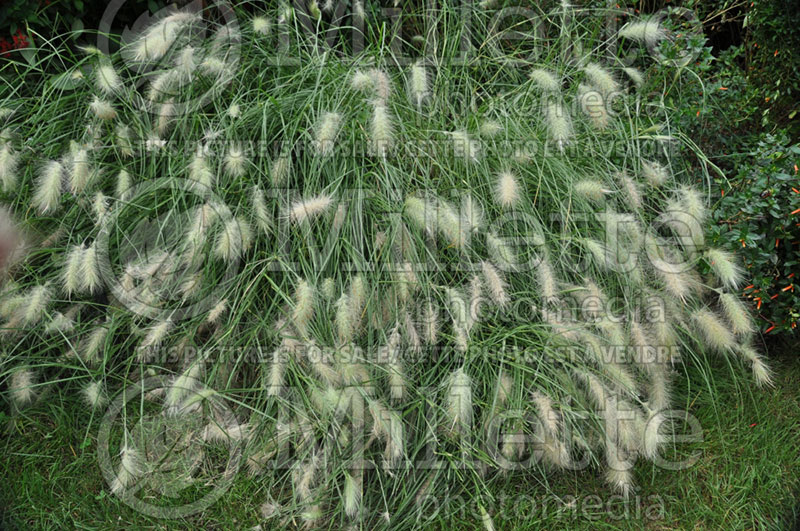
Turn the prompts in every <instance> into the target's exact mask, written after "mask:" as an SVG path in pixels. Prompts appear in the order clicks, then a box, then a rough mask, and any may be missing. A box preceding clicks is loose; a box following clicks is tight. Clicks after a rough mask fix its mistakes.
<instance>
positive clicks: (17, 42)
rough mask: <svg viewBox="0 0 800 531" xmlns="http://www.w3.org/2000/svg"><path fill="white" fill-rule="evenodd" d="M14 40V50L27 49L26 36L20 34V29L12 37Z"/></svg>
mask: <svg viewBox="0 0 800 531" xmlns="http://www.w3.org/2000/svg"><path fill="white" fill-rule="evenodd" d="M12 39H14V48H27V47H28V36H27V35H25V34H24V33H22V29H18V30H17V34H16V35H14V36H12Z"/></svg>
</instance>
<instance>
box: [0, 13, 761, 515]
mask: <svg viewBox="0 0 800 531" xmlns="http://www.w3.org/2000/svg"><path fill="white" fill-rule="evenodd" d="M484 4H485V6H484V7H483V8H481V9H485V10H487V11H486V12H483V11H482V12H481V14H480V16H476V18H475V20H474V23H475V27H473V28H472V32H471V33H470V39H476V38H483V37H486V38H489V36H490V33H491V28H490V21H489V17H487V16H485V15H488V14H489V13H490V12H491V10H492V9H493V8H492V7H491V6H490V5H489V4H490V3H484ZM314 6H315V8H314V9H312V10H311V12H310V13H309V15H310V16H311V19H312V20H313V21H314V24H313V26H315V27H316V30H317V31H319V32H324V31H328V30H343V29H344V28H343V27H340V26H338V25H337V24H338V23H337V20H340V19H338V18H337V16H336V15H335V13H334V10H332V7H333V5H332V4H329V3H328V2H326V3H325V4H323V5H322V7H320V6H319V5H317V4H316V3H315V4H314ZM450 9H451V8H449V7H443V8H442V10H443V11H442V12H441V13H439V12H436V13H434V14H432V15H431V16H433V17H434V18H435V19H436V21H439V22H441V20H439V19H438V18H437V17H444V16H445V15H447V14H452V13H450ZM558 9H559V10H561V12H563V13H562V14H564V15H567V14H568V15H570V16H564V17H562V18H561V20H562V22H563V24H564V26H563V27H559V26H558V25H555V26H554V27H551V28H549V30H548V31H550V32H552V40H551V43H550V46H551V47H552V48H553V49H554V50H555V49H561V48H563V49H564V51H569V54H564V55H563V57H567V56H568V55H570V54H572V53H577V52H575V50H576V49H575V48H573V47H572V43H573V42H575V41H582V42H583V46H581V47H580V49H583V50H587V51H590V50H593V49H594V45H595V44H598V43H597V42H596V41H595V40H594V39H595V38H596V33H595V32H593V31H591V28H592V27H594V26H593V24H595V25H596V24H600V23H601V22H602V17H599V18H598V21H595V22H591V21H592V20H593V19H592V18H591V15H590V14H589V13H586V12H582V11H581V10H579V9H577V8H573V7H571V6H569V5H568V4H566V3H561V4H560V7H558ZM354 13H355V15H356V18H360V19H361V20H363V21H364V23H365V29H364V30H363V32H364V34H363V37H364V39H365V42H366V49H365V50H364V51H360V52H357V53H354V57H352V58H350V60H349V61H347V62H344V61H340V60H339V59H338V56H337V53H343V52H348V53H349V52H351V50H348V49H342V50H337V53H334V52H333V51H331V50H324V49H320V48H319V46H321V45H322V43H323V40H324V39H321V38H319V37H320V35H321V33H320V35H317V34H315V33H312V34H309V33H308V31H309V30H308V28H306V27H305V25H303V24H301V23H299V22H298V20H297V19H298V18H299V16H298V15H297V14H296V13H295V12H294V10H293V9H291V8H289V7H288V5H286V6H283V7H281V8H279V9H278V10H277V11H275V12H274V13H264V14H262V15H259V16H257V17H255V18H253V19H252V20H249V21H248V23H246V24H245V23H241V22H242V21H243V19H244V18H245V17H247V16H248V15H245V14H244V13H238V12H237V15H238V16H239V17H240V19H242V20H240V24H238V25H233V24H231V26H230V27H228V26H226V25H223V26H222V27H217V28H206V29H209V30H211V31H208V35H209V37H208V38H207V39H205V40H202V39H201V40H200V41H198V40H197V39H195V38H193V35H194V34H195V33H196V32H195V31H194V30H196V29H198V27H199V26H202V25H205V24H207V22H206V21H205V20H204V19H203V17H201V16H200V14H199V13H194V12H190V11H175V12H173V13H171V14H169V15H167V16H165V17H163V18H161V19H160V20H158V21H157V22H155V24H154V25H152V26H151V27H149V28H148V29H146V30H144V31H143V32H142V34H141V35H140V36H139V37H138V38H137V39H135V40H134V41H133V42H132V43H130V44H128V45H126V46H123V48H122V50H121V51H120V52H118V53H115V54H113V55H112V56H105V55H104V54H102V53H99V52H92V53H90V54H81V55H77V56H76V55H73V54H72V53H71V52H70V51H69V50H68V49H60V48H59V49H53V50H51V51H50V56H48V57H47V58H46V59H43V62H42V64H41V65H40V67H39V68H38V69H37V70H36V71H35V72H30V73H29V74H30V75H29V79H30V80H31V82H30V83H29V84H27V85H26V87H25V90H24V91H21V92H14V93H8V92H7V91H6V92H5V93H3V94H2V100H0V107H2V108H6V107H8V108H13V109H14V112H13V113H11V114H8V115H5V114H4V115H3V117H2V118H0V120H2V123H1V124H0V125H1V126H2V129H3V135H2V141H1V143H0V183H2V190H3V191H2V194H0V199H1V200H2V202H3V205H4V209H6V210H7V213H6V214H5V215H6V216H7V217H8V218H9V223H5V224H3V226H1V227H0V230H2V231H6V232H7V233H8V234H0V242H5V241H6V240H8V241H13V242H14V246H13V249H14V252H13V253H10V252H9V250H8V249H7V247H8V246H6V245H3V246H2V247H1V248H0V253H4V254H0V272H2V275H3V277H2V286H0V319H1V321H0V323H2V324H1V325H0V341H2V357H1V358H0V382H2V385H3V386H4V387H3V396H4V397H5V398H6V399H7V401H8V403H9V404H11V406H12V407H13V409H14V411H19V410H21V409H22V408H25V407H31V405H32V404H33V405H35V404H36V403H37V401H39V400H43V399H44V397H46V396H48V395H49V396H53V395H51V394H50V393H52V390H53V389H54V386H59V388H60V389H65V390H68V391H72V392H74V393H75V396H76V399H77V400H79V401H81V402H82V403H84V404H86V405H87V406H89V409H90V410H96V411H97V412H98V413H99V412H101V411H102V408H103V407H104V406H105V405H106V404H107V403H108V402H109V401H110V400H112V399H113V398H114V397H115V396H117V395H118V394H119V393H120V392H122V391H123V390H124V389H126V388H131V387H135V386H136V385H137V384H138V383H140V382H141V380H142V379H143V378H146V377H149V376H154V375H162V376H165V377H168V380H167V381H168V382H169V385H167V386H166V388H165V389H163V390H162V391H161V392H160V393H158V392H153V393H148V394H146V395H145V396H143V397H142V401H143V402H144V403H147V406H148V408H150V407H152V408H155V409H159V408H161V410H162V413H163V415H162V417H159V418H163V420H164V422H166V423H169V425H170V426H172V427H173V428H178V427H182V426H184V427H185V426H186V425H185V424H183V423H191V422H194V423H199V424H202V425H201V426H199V428H198V430H197V433H198V434H199V439H200V440H201V441H202V442H203V443H204V444H208V445H210V446H214V447H215V448H231V447H233V446H237V445H241V448H242V451H243V457H244V459H243V462H244V463H246V469H247V470H248V471H249V472H250V474H252V475H253V476H254V478H255V479H254V480H255V481H258V482H261V483H260V485H263V489H257V491H258V492H259V494H258V496H262V497H263V496H264V494H263V492H265V491H269V493H270V494H269V502H268V503H269V504H270V510H269V514H270V516H271V517H272V518H275V519H276V520H275V521H276V522H280V523H281V524H282V525H288V524H289V523H290V522H301V523H302V524H303V525H306V526H307V527H314V526H329V527H336V528H343V527H347V526H349V525H355V526H363V527H373V526H375V525H378V524H380V523H381V522H384V523H387V522H388V524H389V525H392V526H396V527H398V528H403V527H411V526H413V525H414V524H415V523H416V521H415V520H414V518H413V517H412V516H409V514H410V513H412V512H413V513H414V514H416V513H417V510H416V509H417V508H418V509H420V510H423V509H425V510H427V508H428V505H426V503H427V502H426V499H427V495H428V494H433V495H437V494H444V493H445V492H449V491H451V490H455V489H460V490H462V491H464V492H469V493H472V494H474V495H475V496H476V497H477V498H480V497H482V496H484V495H486V494H487V493H489V492H490V487H491V485H492V483H493V481H495V478H497V477H501V476H502V475H503V474H506V473H511V472H513V473H524V474H549V473H554V472H557V471H558V470H562V469H569V468H573V467H574V465H575V464H576V463H587V464H588V466H590V467H591V468H592V469H595V470H603V474H604V477H605V478H606V480H607V482H608V484H609V485H610V486H611V487H612V488H613V489H616V490H618V491H620V492H623V493H630V492H631V490H632V489H633V488H635V485H634V483H633V476H634V475H633V473H632V471H631V470H632V467H634V466H635V464H636V463H637V461H638V460H653V461H658V458H659V457H660V454H659V450H660V448H661V447H662V446H664V445H667V444H669V442H670V438H671V434H672V428H673V426H672V424H670V423H669V422H664V420H663V419H664V418H665V410H667V409H669V408H670V407H671V405H672V404H676V403H679V402H680V400H678V397H676V396H673V395H674V391H672V389H673V388H675V387H680V386H676V385H673V384H674V383H675V382H676V381H678V380H681V379H683V378H686V377H688V376H687V374H691V373H692V371H691V370H684V369H691V367H692V366H693V365H695V364H701V365H702V364H704V363H705V362H706V356H707V355H708V356H724V357H726V358H730V359H733V360H736V361H737V362H738V363H744V364H747V366H748V367H749V370H750V371H752V375H753V376H752V377H753V379H754V380H755V382H756V383H757V384H759V385H769V384H770V383H771V381H772V380H771V373H770V371H769V368H768V367H767V365H766V363H765V361H764V359H763V357H762V356H761V355H760V354H759V353H758V351H757V350H756V349H755V348H754V346H753V344H754V343H753V338H752V334H753V325H752V321H751V318H750V316H749V314H748V313H747V310H746V308H745V307H744V306H743V305H742V303H741V301H739V299H738V296H737V294H736V291H735V290H736V289H737V288H738V286H739V285H740V284H741V281H742V271H741V270H740V268H739V266H737V265H736V259H735V257H734V256H732V255H730V254H728V253H725V252H723V251H720V250H716V249H709V248H707V247H706V246H705V239H704V237H703V228H704V223H705V221H706V219H707V204H708V201H707V198H706V197H705V195H704V194H703V192H701V191H700V190H701V189H702V188H700V187H698V188H697V189H695V188H693V185H694V183H696V182H698V181H707V180H708V179H709V174H708V171H709V166H708V164H707V158H705V157H701V156H699V154H698V153H696V152H695V151H692V149H693V144H691V145H688V144H687V145H682V146H681V147H682V149H681V150H676V149H674V146H672V145H669V143H671V142H679V140H677V139H680V138H682V137H681V136H680V135H678V134H670V135H651V134H649V133H650V132H652V131H656V130H660V129H661V128H666V127H668V126H667V125H665V124H672V123H675V120H673V119H672V116H671V112H673V111H671V110H670V109H668V108H666V107H664V106H663V103H662V102H661V100H659V99H658V98H656V99H655V100H654V101H648V100H646V103H647V108H648V112H647V113H645V112H643V111H641V109H642V108H643V107H645V106H644V105H642V101H643V100H644V99H646V98H647V97H648V96H647V95H648V94H649V93H651V91H650V90H649V89H654V88H655V87H648V86H647V84H648V69H649V68H650V66H651V65H650V64H649V63H647V62H646V61H644V60H642V61H640V64H638V65H637V66H638V67H639V69H632V67H630V66H629V65H622V64H619V63H617V62H615V61H612V60H609V59H607V58H604V57H602V56H601V55H600V54H594V53H588V52H587V56H586V57H583V58H581V60H579V61H574V60H569V61H562V60H560V59H557V57H560V56H562V54H551V55H548V54H543V55H542V56H541V57H540V58H539V59H537V60H536V61H535V62H530V63H525V64H522V65H519V66H509V64H508V63H507V61H505V60H501V58H498V57H497V56H495V55H490V54H487V52H486V51H485V48H480V49H478V48H476V50H474V51H475V53H477V54H478V55H477V56H476V57H475V60H476V63H475V64H477V65H478V66H474V65H473V64H472V63H468V64H466V65H461V66H458V67H456V66H454V64H455V63H454V61H455V59H456V58H455V54H456V53H457V50H456V48H455V47H453V46H450V44H452V43H454V42H461V41H462V37H465V36H464V35H462V34H461V33H460V32H461V31H462V29H460V28H457V27H451V26H450V25H448V32H449V33H448V34H447V35H446V37H447V38H446V39H444V41H442V42H439V41H436V42H431V43H427V44H426V46H428V47H430V49H427V48H426V50H425V51H426V53H425V55H424V57H425V59H424V60H423V59H422V55H420V56H414V57H411V58H409V61H406V62H404V66H403V67H402V68H398V67H397V64H398V62H396V61H393V60H390V49H389V47H388V45H387V43H386V42H384V41H383V38H382V33H381V31H379V30H378V26H376V25H375V21H371V20H370V17H371V16H373V15H374V14H373V13H372V12H371V11H368V10H366V9H365V6H364V5H363V4H362V3H361V2H356V4H355V5H354ZM577 20H581V22H580V23H579V22H577ZM637 24H645V25H644V26H640V25H637ZM597 27H599V26H597ZM200 33H203V32H200ZM660 35H661V33H660V32H659V30H658V28H653V27H651V26H650V23H649V22H641V23H637V22H632V23H630V24H629V25H628V26H625V28H623V36H624V37H625V38H628V39H631V40H634V41H642V42H644V43H650V42H654V41H655V40H658V39H660V38H661V37H660ZM312 37H314V38H312ZM423 40H424V39H423ZM317 45H319V46H317ZM337 46H338V45H337ZM341 46H345V48H346V46H347V45H345V44H341ZM233 51H235V52H236V53H232V52H233ZM41 53H42V54H44V53H45V51H44V50H42V51H41ZM391 53H394V52H391ZM234 56H235V57H234ZM290 58H296V59H298V60H297V61H291V60H289V59H290ZM429 58H431V59H430V60H429ZM131 62H132V63H131ZM63 64H69V65H71V66H70V67H69V71H68V72H67V73H66V74H67V75H68V76H73V75H74V76H73V77H74V79H76V80H77V81H76V83H77V87H76V88H75V90H72V91H69V90H65V89H63V88H61V89H58V90H56V89H55V88H54V87H58V86H59V85H57V84H54V81H53V80H52V78H53V77H54V76H55V74H54V75H53V76H49V75H45V74H42V72H48V71H50V70H49V69H50V68H56V66H57V67H58V68H63V66H62V65H63ZM156 65H157V66H158V68H155V66H156ZM134 66H136V68H134ZM139 67H153V68H151V69H150V70H148V69H147V68H145V69H144V70H142V69H140V68H139ZM86 69H90V70H91V71H92V72H93V76H92V77H91V78H87V79H86V80H84V81H83V82H81V80H82V77H81V76H78V75H77V74H78V73H80V72H83V71H84V70H86ZM143 72H144V73H143ZM626 76H627V77H626ZM628 78H630V79H632V80H633V81H634V83H632V84H631V83H629V82H627V81H626V82H623V81H622V80H624V79H628ZM402 83H404V84H405V87H406V90H395V87H397V86H398V84H402ZM400 86H402V85H400ZM639 87H640V88H639ZM478 96H479V99H473V98H477V97H478ZM590 96H591V98H590V99H587V98H589V97H590ZM587 102H588V103H587ZM598 109H601V110H598ZM609 144H613V145H615V146H624V147H625V149H622V150H608V149H607V145H609ZM26 146H27V147H26ZM31 146H32V147H31ZM676 153H681V156H680V157H679V156H677V155H674V156H672V157H668V155H669V154H676ZM703 161H706V162H703ZM711 170H712V171H713V168H711ZM6 210H4V211H3V212H6ZM6 227H7V228H6ZM614 301H616V302H614ZM619 301H624V302H623V303H619ZM62 394H63V393H60V394H59V395H58V396H62ZM212 399H214V400H224V401H225V402H226V404H227V405H228V406H229V408H230V410H231V412H232V417H230V418H227V419H221V418H218V416H217V417H213V415H214V414H218V413H219V411H217V410H216V409H214V408H213V407H211V406H210V403H211V402H212ZM209 412H211V413H212V417H213V418H212V421H209V420H208V418H207V416H208V414H209ZM621 412H624V413H625V415H622V414H621ZM130 414H131V415H135V414H136V413H135V412H132V411H131V412H130ZM620 419H622V420H620ZM654 425H655V426H656V428H653V426H654ZM140 428H141V427H140ZM140 428H136V427H135V426H134V425H133V424H132V425H131V426H130V427H129V428H126V429H124V430H121V431H120V432H119V433H116V434H115V438H114V439H113V441H112V446H113V448H112V451H111V454H112V455H113V456H114V459H113V468H114V474H115V479H114V481H113V483H112V484H111V485H110V489H111V491H112V492H113V493H115V494H123V493H125V492H127V491H128V490H129V489H135V488H139V487H142V485H143V483H142V484H140V483H139V482H140V480H142V479H144V478H148V481H147V482H146V483H147V486H145V487H142V488H144V489H145V490H147V489H151V487H153V486H154V485H155V486H157V485H158V481H159V476H158V475H156V474H153V470H151V468H150V467H149V465H150V463H149V457H150V456H148V455H147V454H146V452H145V449H144V448H140V447H139V446H140V444H139V442H140V441H141V434H138V435H137V433H135V430H136V429H140ZM129 430H134V432H129ZM434 450H435V451H434ZM218 453H219V452H214V451H209V452H199V453H198V456H197V458H198V460H199V461H200V462H202V463H206V461H207V460H211V459H212V458H213V456H214V455H216V454H218ZM423 455H424V456H433V457H432V458H433V459H435V460H438V461H437V462H435V463H432V465H434V466H429V465H431V463H430V462H427V461H426V462H424V463H420V459H421V457H420V456H423ZM284 457H286V458H287V459H288V461H285V460H283V458H284ZM425 459H427V457H426V458H425ZM423 461H424V459H423ZM276 463H282V464H281V465H280V466H277V465H276ZM212 469H213V466H210V465H209V466H201V467H200V468H199V470H212ZM157 492H158V489H157V488H154V489H153V491H152V492H148V493H147V494H148V495H156V494H154V493H157ZM257 501H258V502H259V503H261V500H257ZM411 507H414V508H415V509H414V510H413V511H410V510H409V508H411ZM480 519H481V520H482V525H484V526H485V527H486V528H491V526H492V525H493V523H492V515H491V514H490V513H489V511H487V510H486V509H485V508H484V507H483V505H481V517H480Z"/></svg>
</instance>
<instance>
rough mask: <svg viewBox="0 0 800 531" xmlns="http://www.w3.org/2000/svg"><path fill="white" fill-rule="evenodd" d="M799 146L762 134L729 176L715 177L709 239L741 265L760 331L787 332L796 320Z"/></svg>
mask: <svg viewBox="0 0 800 531" xmlns="http://www.w3.org/2000/svg"><path fill="white" fill-rule="evenodd" d="M798 164H800V145H798V144H795V145H790V144H789V141H788V138H787V137H785V136H780V137H775V136H772V135H764V138H763V139H762V140H761V141H759V142H758V144H757V145H756V146H755V148H754V149H753V152H752V153H750V154H749V156H748V157H747V158H746V159H744V160H743V161H742V162H741V164H740V166H739V169H738V172H737V173H736V175H735V176H733V178H731V179H730V180H729V181H728V182H724V181H718V182H717V184H718V185H719V190H720V194H724V195H722V197H721V198H720V200H719V202H718V203H717V206H716V208H715V209H714V213H713V217H714V220H715V221H716V226H715V227H714V230H713V238H716V239H717V244H718V245H723V246H726V247H728V248H730V249H735V250H736V251H737V254H738V255H739V257H740V258H741V259H742V261H743V263H744V266H745V267H746V268H747V271H748V277H749V278H750V280H749V282H748V285H747V286H746V288H745V289H744V294H745V295H746V296H747V297H748V298H749V299H750V301H751V302H752V304H753V306H754V308H755V310H756V314H757V315H758V317H759V319H760V321H761V324H762V326H761V330H762V331H764V332H770V333H775V332H778V331H786V330H793V329H794V328H795V327H796V325H797V321H798V319H800V285H796V284H797V281H798V277H797V275H796V274H797V273H800V267H799V264H800V178H798Z"/></svg>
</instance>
